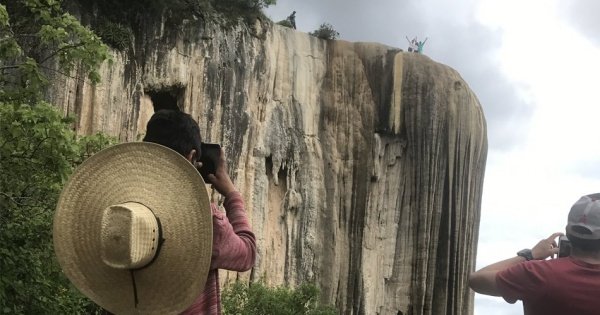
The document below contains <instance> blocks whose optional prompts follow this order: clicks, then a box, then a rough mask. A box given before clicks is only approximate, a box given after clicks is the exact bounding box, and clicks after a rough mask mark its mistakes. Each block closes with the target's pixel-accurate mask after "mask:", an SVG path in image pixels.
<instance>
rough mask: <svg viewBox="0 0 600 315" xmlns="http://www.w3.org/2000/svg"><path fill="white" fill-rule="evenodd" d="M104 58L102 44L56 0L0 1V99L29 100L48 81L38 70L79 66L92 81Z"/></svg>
mask: <svg viewBox="0 0 600 315" xmlns="http://www.w3.org/2000/svg"><path fill="white" fill-rule="evenodd" d="M106 59H108V48H107V47H106V45H104V44H103V43H102V41H101V40H100V38H99V37H98V36H96V35H95V34H94V33H93V32H92V31H90V30H89V29H88V28H86V27H83V26H82V25H81V24H80V23H79V21H78V20H77V19H76V18H75V17H74V16H72V15H70V14H68V13H65V12H63V10H62V8H61V2H60V0H14V1H9V2H8V4H7V5H6V6H4V5H0V102H16V103H26V104H30V105H31V104H35V103H36V102H37V101H38V100H40V96H41V91H42V90H43V88H44V87H45V86H46V85H47V83H48V82H47V80H46V77H45V76H44V74H43V71H42V70H44V71H60V72H61V73H63V74H65V75H70V72H71V70H73V69H74V67H75V66H80V67H81V70H83V72H84V73H85V74H86V75H87V77H88V78H89V79H90V80H91V81H92V82H98V81H99V80H100V75H99V73H98V71H97V69H98V67H99V66H100V64H101V63H102V62H103V61H104V60H106ZM56 63H58V65H59V67H60V70H56Z"/></svg>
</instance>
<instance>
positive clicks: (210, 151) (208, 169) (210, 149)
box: [198, 142, 221, 184]
mask: <svg viewBox="0 0 600 315" xmlns="http://www.w3.org/2000/svg"><path fill="white" fill-rule="evenodd" d="M200 151H201V152H200V159H198V162H201V163H202V166H201V167H200V168H199V169H198V171H199V172H200V175H202V178H203V179H204V182H205V183H207V184H211V181H210V178H209V176H208V175H209V174H215V173H216V172H217V163H218V161H219V158H220V157H221V146H220V145H218V144H216V143H205V142H202V143H201V147H200Z"/></svg>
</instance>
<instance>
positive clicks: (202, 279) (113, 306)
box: [53, 142, 212, 315]
mask: <svg viewBox="0 0 600 315" xmlns="http://www.w3.org/2000/svg"><path fill="white" fill-rule="evenodd" d="M53 237H54V249H55V252H56V256H57V258H58V262H59V263H60V265H61V267H62V269H63V271H64V273H65V274H66V276H67V277H68V278H69V280H71V282H72V283H73V284H74V285H75V286H76V287H77V288H78V289H79V290H80V291H81V292H82V293H83V294H85V295H86V296H88V297H89V298H90V299H92V300H93V301H94V302H96V303H97V304H98V305H100V306H101V307H103V308H105V309H107V310H108V311H110V312H112V313H114V314H119V315H120V314H177V313H180V312H182V311H183V310H185V309H186V308H187V307H188V306H189V305H191V304H192V303H193V302H194V300H195V299H196V298H197V297H198V296H199V295H200V293H201V292H202V290H203V288H204V285H205V283H206V279H207V275H208V271H209V267H210V260H211V255H212V214H211V210H210V204H209V199H208V193H207V190H206V187H205V185H204V182H203V180H202V178H201V176H200V175H199V173H198V172H197V171H196V169H195V168H194V166H193V165H192V164H191V163H189V162H188V161H187V160H186V159H185V158H184V157H183V156H181V155H180V154H178V153H177V152H175V151H173V150H171V149H169V148H167V147H164V146H161V145H158V144H154V143H146V142H135V143H126V144H119V145H115V146H113V147H110V148H108V149H105V150H102V151H100V152H99V153H97V154H95V155H93V156H92V157H90V158H89V159H87V160H86V161H85V162H84V163H82V164H81V165H80V166H79V167H78V168H77V169H76V170H75V172H74V173H73V175H72V176H71V178H70V179H69V181H68V182H67V184H66V186H65V187H64V189H63V191H62V193H61V196H60V199H59V201H58V206H57V208H56V213H55V215H54V236H53Z"/></svg>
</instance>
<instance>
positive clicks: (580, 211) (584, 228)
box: [567, 193, 600, 240]
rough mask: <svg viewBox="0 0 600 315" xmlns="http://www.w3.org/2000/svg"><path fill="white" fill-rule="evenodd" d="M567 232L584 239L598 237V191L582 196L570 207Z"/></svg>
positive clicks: (599, 235)
mask: <svg viewBox="0 0 600 315" xmlns="http://www.w3.org/2000/svg"><path fill="white" fill-rule="evenodd" d="M567 234H568V235H573V236H575V237H577V238H580V239H584V240H599V239H600V193H597V194H591V195H586V196H583V197H581V198H580V199H579V200H578V201H577V202H576V203H575V204H574V205H573V207H571V211H570V212H569V221H568V223H567Z"/></svg>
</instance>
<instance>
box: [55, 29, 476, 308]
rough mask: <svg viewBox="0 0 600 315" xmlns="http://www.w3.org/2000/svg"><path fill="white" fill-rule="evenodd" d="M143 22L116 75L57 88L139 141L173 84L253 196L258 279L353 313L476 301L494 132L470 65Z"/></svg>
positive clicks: (282, 35)
mask: <svg viewBox="0 0 600 315" xmlns="http://www.w3.org/2000/svg"><path fill="white" fill-rule="evenodd" d="M144 29H145V31H140V32H137V33H136V34H137V35H136V38H135V41H134V44H133V45H132V47H131V48H130V49H128V50H127V51H126V52H114V54H113V62H112V63H110V64H109V63H105V65H104V66H103V68H102V78H103V81H102V83H100V84H98V85H96V86H92V85H90V84H89V83H88V82H86V81H85V80H84V79H77V78H69V77H65V76H61V75H57V76H56V77H54V78H52V79H53V81H54V82H55V84H54V85H53V87H52V89H51V90H50V91H48V98H49V99H50V100H51V101H53V102H54V103H55V104H57V106H59V107H60V108H61V109H62V110H63V111H64V112H65V113H71V114H76V115H77V116H78V118H77V123H76V128H77V129H78V131H79V132H80V133H86V134H89V133H93V132H97V131H103V132H106V133H109V134H112V135H115V136H117V137H118V138H119V139H120V140H121V141H136V140H139V139H140V137H141V136H142V135H143V133H144V131H145V130H144V128H145V124H146V122H147V120H148V118H149V117H150V115H151V114H152V113H153V112H154V110H155V107H156V106H157V104H153V103H152V101H151V98H150V96H151V95H156V94H157V93H165V92H166V93H169V94H170V95H172V96H173V97H175V98H176V100H177V106H179V108H181V109H182V110H184V111H186V112H188V113H190V114H191V115H193V116H194V117H195V118H196V119H197V120H198V121H199V123H200V126H201V129H202V134H203V137H204V139H205V140H206V141H210V142H218V143H221V144H222V145H223V146H224V147H225V149H226V153H227V155H228V159H229V162H230V172H231V175H232V178H233V179H234V182H235V183H236V185H237V186H238V188H239V189H240V191H241V192H242V194H243V196H244V198H245V201H246V205H247V209H248V211H249V214H250V217H251V219H252V224H253V228H254V230H255V233H256V236H257V238H258V244H259V261H258V264H257V265H256V267H255V268H254V270H253V271H252V272H251V273H247V274H245V275H243V277H244V278H252V279H258V278H261V279H264V280H265V281H266V282H267V283H269V284H273V285H275V284H284V283H285V284H290V285H294V284H297V283H300V282H304V281H314V282H316V283H317V284H318V285H319V286H320V287H321V289H322V294H323V298H324V299H326V301H328V302H330V303H333V304H335V305H336V306H337V308H338V309H339V310H340V311H341V313H342V314H394V315H395V314H403V315H407V314H413V315H414V314H435V315H438V314H457V315H458V314H460V315H462V314H471V313H472V309H473V296H472V294H471V293H470V291H469V289H468V287H467V275H468V272H469V271H470V270H471V269H473V267H474V262H475V249H476V243H477V229H478V226H479V213H480V203H481V190H482V184H483V175H484V168H485V159H486V153H487V138H486V125H485V119H484V116H483V112H482V109H481V106H480V104H479V102H478V100H477V98H476V96H475V95H474V94H473V92H472V91H471V90H470V89H469V87H468V85H467V84H466V83H465V82H464V81H463V80H462V78H461V77H460V75H459V74H458V73H457V72H456V71H454V70H453V69H451V68H449V67H447V66H445V65H442V64H439V63H436V62H434V61H432V60H431V59H430V58H428V57H427V56H424V55H419V54H414V53H406V52H402V51H401V50H399V49H396V48H392V47H387V46H384V45H380V44H373V43H350V42H346V41H324V40H320V39H317V38H314V37H311V36H308V35H307V34H305V33H301V32H297V31H294V30H291V29H287V28H284V27H279V26H274V25H269V24H268V23H264V24H260V23H257V24H256V25H253V26H252V27H247V26H244V25H243V24H239V25H238V26H236V27H232V28H229V29H223V28H221V27H219V26H216V25H211V24H207V23H202V22H200V21H198V22H185V23H183V26H182V27H181V28H177V29H169V27H168V25H163V24H162V23H160V22H156V23H155V24H153V25H146V26H145V28H144ZM75 76H79V74H78V73H75ZM235 276H236V275H234V274H227V273H225V272H224V273H223V275H222V277H223V279H226V280H227V279H229V280H230V279H232V278H233V277H235Z"/></svg>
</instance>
